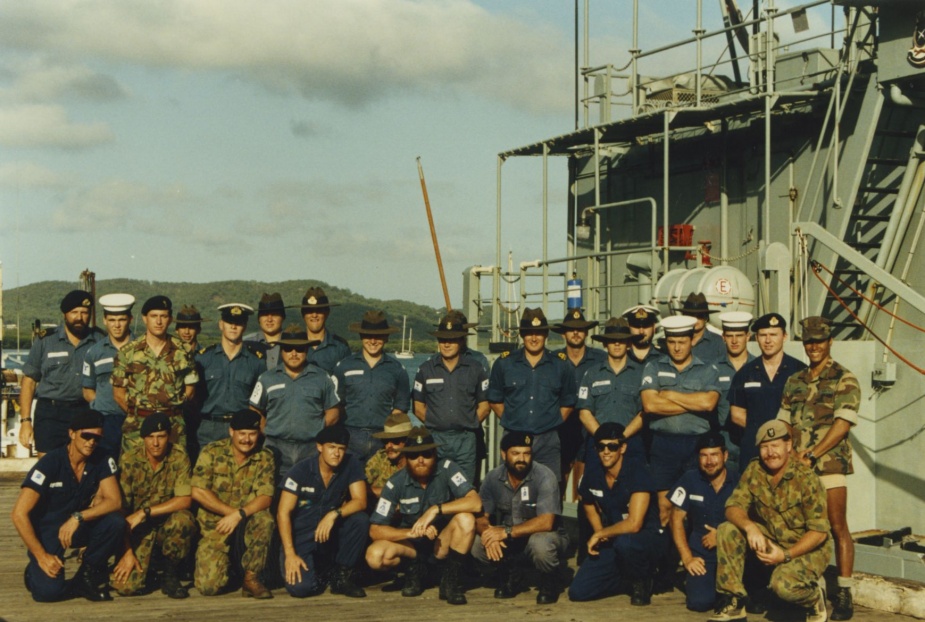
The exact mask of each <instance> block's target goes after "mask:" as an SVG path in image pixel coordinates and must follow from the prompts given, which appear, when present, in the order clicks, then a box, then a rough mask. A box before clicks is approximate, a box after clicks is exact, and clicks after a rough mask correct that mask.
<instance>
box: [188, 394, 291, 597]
mask: <svg viewBox="0 0 925 622" xmlns="http://www.w3.org/2000/svg"><path fill="white" fill-rule="evenodd" d="M229 428H230V429H229V430H228V432H229V437H230V438H227V439H225V440H221V441H216V442H214V443H211V444H210V445H207V446H206V447H204V448H203V450H202V453H200V454H199V459H198V460H197V461H196V467H195V468H194V469H193V478H192V481H191V484H192V488H193V501H195V502H196V503H198V504H199V506H200V507H199V513H198V515H197V519H198V521H199V529H200V531H201V532H202V539H201V540H200V541H199V548H198V549H197V550H196V570H195V573H194V582H195V585H196V589H198V590H199V592H200V593H201V594H202V595H204V596H214V595H215V594H218V592H219V591H220V590H221V589H222V588H224V587H225V585H226V584H227V583H228V580H229V574H230V570H231V568H230V565H231V547H232V543H234V544H235V548H236V553H237V555H240V557H241V566H242V567H243V569H244V577H243V585H242V593H243V595H244V596H250V597H253V598H260V599H263V598H273V594H272V593H271V592H270V590H268V589H267V588H266V587H265V586H264V585H263V583H261V582H260V579H259V578H258V576H257V575H258V574H259V573H260V572H262V571H263V568H264V566H265V565H266V562H267V550H268V549H269V546H270V537H271V536H272V535H273V517H272V516H271V515H270V509H269V508H270V502H271V501H272V499H273V492H274V489H273V483H274V477H275V473H276V467H275V466H274V463H273V454H272V453H270V450H269V449H261V448H259V446H258V442H259V440H260V415H259V414H257V413H256V412H254V411H253V410H240V411H238V412H236V413H235V414H234V416H232V418H231V425H230V426H229ZM242 542H243V545H242ZM241 546H243V550H241V548H239V547H241ZM237 555H236V556H237Z"/></svg>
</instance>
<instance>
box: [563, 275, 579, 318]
mask: <svg viewBox="0 0 925 622" xmlns="http://www.w3.org/2000/svg"><path fill="white" fill-rule="evenodd" d="M565 291H566V293H567V300H568V309H569V311H571V310H572V309H581V307H582V304H581V279H576V278H571V279H569V280H568V281H567V282H566V284H565Z"/></svg>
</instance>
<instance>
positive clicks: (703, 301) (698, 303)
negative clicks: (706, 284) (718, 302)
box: [680, 292, 717, 317]
mask: <svg viewBox="0 0 925 622" xmlns="http://www.w3.org/2000/svg"><path fill="white" fill-rule="evenodd" d="M680 310H681V313H683V314H684V315H691V316H694V317H696V316H698V315H709V314H710V313H716V312H717V309H711V308H710V305H709V303H707V297H706V296H704V295H703V294H701V293H700V292H692V293H691V294H689V295H688V297H687V300H685V301H684V304H683V305H682V306H681V309H680Z"/></svg>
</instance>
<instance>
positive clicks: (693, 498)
mask: <svg viewBox="0 0 925 622" xmlns="http://www.w3.org/2000/svg"><path fill="white" fill-rule="evenodd" d="M691 501H703V495H691Z"/></svg>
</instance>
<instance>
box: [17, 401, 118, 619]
mask: <svg viewBox="0 0 925 622" xmlns="http://www.w3.org/2000/svg"><path fill="white" fill-rule="evenodd" d="M69 428H70V429H69V432H68V435H69V438H70V442H68V444H67V445H65V446H64V447H59V448H57V449H54V450H52V451H50V452H48V453H47V454H45V455H44V456H43V457H41V458H40V459H39V461H38V462H37V463H36V465H35V466H34V467H32V469H31V470H30V471H29V473H28V475H26V479H25V480H24V481H23V483H22V489H21V490H20V492H19V497H18V498H17V499H16V504H15V505H14V506H13V515H12V518H13V525H14V526H15V527H16V531H17V532H18V533H19V537H20V538H22V541H23V544H25V546H26V549H27V550H28V551H29V565H28V566H27V567H26V587H27V588H28V589H29V591H30V592H31V593H32V598H33V599H34V600H36V601H37V602H52V601H56V600H61V599H63V598H65V597H66V596H67V592H68V582H66V581H65V580H64V552H65V551H66V550H67V549H69V548H72V547H73V548H80V547H86V550H85V551H84V554H83V558H82V562H81V564H80V568H79V569H78V570H77V574H76V575H75V576H74V578H73V579H72V580H71V582H70V588H71V590H73V591H75V592H76V593H77V594H79V595H80V596H83V597H84V598H86V599H88V600H92V601H101V600H112V596H110V594H109V590H108V588H107V587H106V584H107V583H108V578H109V577H108V567H107V560H108V559H109V557H110V556H111V555H112V554H113V553H115V551H116V549H117V547H119V546H120V545H121V544H122V533H123V531H124V530H125V519H124V518H122V513H121V509H122V494H121V493H120V491H119V482H118V481H117V480H116V473H117V468H116V461H115V459H113V458H112V457H111V456H105V455H103V453H102V452H100V451H97V446H98V445H99V442H100V441H101V440H102V438H103V416H102V415H100V414H99V413H97V412H93V411H92V410H89V409H85V410H82V411H80V412H78V413H76V414H74V416H73V417H72V418H71V422H70V425H69ZM75 473H79V474H80V479H79V480H78V479H77V477H75V475H74V474H75ZM91 503H92V506H91Z"/></svg>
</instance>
